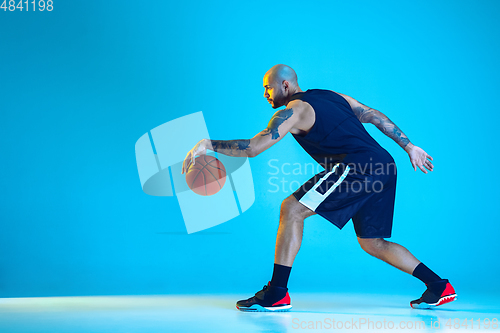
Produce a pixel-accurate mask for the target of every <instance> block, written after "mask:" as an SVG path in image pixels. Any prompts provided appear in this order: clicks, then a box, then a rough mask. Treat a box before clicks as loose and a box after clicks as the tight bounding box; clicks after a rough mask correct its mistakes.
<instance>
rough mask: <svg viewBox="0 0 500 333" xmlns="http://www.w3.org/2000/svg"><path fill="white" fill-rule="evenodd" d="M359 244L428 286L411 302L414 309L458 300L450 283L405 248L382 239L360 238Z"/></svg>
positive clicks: (371, 253)
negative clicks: (420, 295)
mask: <svg viewBox="0 0 500 333" xmlns="http://www.w3.org/2000/svg"><path fill="white" fill-rule="evenodd" d="M358 242H359V244H360V245H361V248H362V249H363V250H365V251H366V252H367V253H368V254H370V255H372V256H374V257H376V258H378V259H381V260H383V261H385V262H386V263H388V264H390V265H392V266H394V267H396V268H398V269H400V270H402V271H403V272H406V273H408V274H411V275H413V276H415V277H416V278H418V279H419V280H421V281H422V282H424V283H425V284H426V286H427V290H426V291H425V293H424V294H423V295H422V297H420V298H419V299H417V300H414V301H412V302H410V305H411V306H412V307H413V308H429V307H433V306H438V305H441V304H445V303H449V302H451V301H454V300H455V299H456V296H457V295H456V293H455V290H454V289H453V287H452V286H451V284H450V283H449V281H448V280H446V279H441V278H440V277H439V276H438V275H437V274H436V273H434V272H433V271H431V270H430V269H429V268H428V267H427V266H425V265H424V264H423V263H421V262H420V261H418V259H417V258H415V257H414V256H413V254H411V253H410V251H408V250H407V249H406V248H405V247H403V246H401V245H399V244H396V243H393V242H389V241H386V240H384V239H382V238H360V237H358Z"/></svg>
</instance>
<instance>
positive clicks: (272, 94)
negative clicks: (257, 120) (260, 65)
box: [264, 74, 285, 109]
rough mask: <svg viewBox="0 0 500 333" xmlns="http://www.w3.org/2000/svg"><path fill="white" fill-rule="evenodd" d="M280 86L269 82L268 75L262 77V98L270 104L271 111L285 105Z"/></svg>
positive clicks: (272, 81) (271, 81)
mask: <svg viewBox="0 0 500 333" xmlns="http://www.w3.org/2000/svg"><path fill="white" fill-rule="evenodd" d="M282 89H283V88H282V85H281V84H278V83H276V82H275V81H274V80H269V75H267V74H266V75H265V76H264V97H265V98H266V99H267V101H268V102H269V103H270V104H271V106H272V107H273V109H277V108H279V107H280V106H283V105H285V96H284V94H283V91H282Z"/></svg>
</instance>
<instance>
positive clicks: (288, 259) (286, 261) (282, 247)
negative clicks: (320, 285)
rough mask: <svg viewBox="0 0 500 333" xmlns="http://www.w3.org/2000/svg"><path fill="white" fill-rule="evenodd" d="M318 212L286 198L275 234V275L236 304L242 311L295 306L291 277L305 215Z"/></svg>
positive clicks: (272, 309)
mask: <svg viewBox="0 0 500 333" xmlns="http://www.w3.org/2000/svg"><path fill="white" fill-rule="evenodd" d="M314 214H316V213H315V212H313V211H312V210H310V209H309V208H307V207H306V206H304V205H302V204H301V203H300V202H298V201H297V199H295V197H294V196H293V194H292V195H290V196H289V197H288V198H286V199H285V200H283V203H282V204H281V211H280V225H279V228H278V235H277V237H276V252H275V256H274V271H273V277H272V279H271V281H270V283H269V285H268V286H265V287H264V288H263V289H262V290H261V291H259V292H257V293H256V294H255V296H253V297H251V298H249V299H246V300H241V301H238V302H237V303H236V307H237V308H238V309H239V310H242V311H288V310H290V308H291V307H292V305H291V302H290V296H289V295H288V288H287V283H288V277H289V276H290V271H291V269H292V264H293V261H294V259H295V256H296V255H297V252H299V249H300V244H301V243H302V231H303V229H304V219H305V218H307V217H309V216H311V215H314Z"/></svg>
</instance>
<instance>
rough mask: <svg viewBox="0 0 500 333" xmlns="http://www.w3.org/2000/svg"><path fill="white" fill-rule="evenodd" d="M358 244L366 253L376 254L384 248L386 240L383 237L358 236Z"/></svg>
mask: <svg viewBox="0 0 500 333" xmlns="http://www.w3.org/2000/svg"><path fill="white" fill-rule="evenodd" d="M358 242H359V245H361V248H362V249H363V250H364V251H365V252H366V253H368V254H371V255H372V256H377V255H378V254H380V253H381V252H383V251H384V249H385V243H386V241H385V240H384V239H383V238H359V237H358Z"/></svg>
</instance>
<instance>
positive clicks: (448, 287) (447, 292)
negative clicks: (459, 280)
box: [441, 283, 455, 297]
mask: <svg viewBox="0 0 500 333" xmlns="http://www.w3.org/2000/svg"><path fill="white" fill-rule="evenodd" d="M454 293H455V289H453V287H452V286H451V284H450V283H447V284H446V288H445V290H444V291H443V293H442V294H441V297H444V296H448V295H453V294H454Z"/></svg>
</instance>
